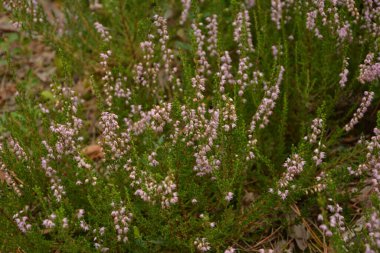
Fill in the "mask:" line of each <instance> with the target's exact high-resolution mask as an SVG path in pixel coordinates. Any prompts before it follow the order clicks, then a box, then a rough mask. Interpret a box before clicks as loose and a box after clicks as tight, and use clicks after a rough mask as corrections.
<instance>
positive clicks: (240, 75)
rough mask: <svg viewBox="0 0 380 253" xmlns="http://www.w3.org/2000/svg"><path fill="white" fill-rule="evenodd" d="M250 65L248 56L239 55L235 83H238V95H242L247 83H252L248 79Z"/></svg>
mask: <svg viewBox="0 0 380 253" xmlns="http://www.w3.org/2000/svg"><path fill="white" fill-rule="evenodd" d="M251 67H252V63H250V62H249V57H248V56H247V57H241V58H240V59H239V68H238V72H237V78H236V84H237V85H239V92H238V95H239V96H240V97H242V96H243V95H244V91H245V90H246V89H247V87H248V85H249V84H251V83H253V80H252V81H249V76H248V73H247V72H248V70H249V69H250V68H251Z"/></svg>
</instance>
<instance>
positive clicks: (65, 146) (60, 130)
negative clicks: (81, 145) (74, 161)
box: [50, 116, 83, 158]
mask: <svg viewBox="0 0 380 253" xmlns="http://www.w3.org/2000/svg"><path fill="white" fill-rule="evenodd" d="M72 120H73V122H68V123H66V124H52V125H51V126H50V131H51V132H52V133H54V134H55V136H57V141H56V143H55V146H54V147H55V151H56V152H57V158H60V157H61V156H62V155H70V154H74V153H75V152H76V151H77V150H76V148H77V141H78V137H77V135H78V133H79V130H80V129H81V128H82V126H83V121H82V120H81V119H79V118H77V117H75V116H73V117H72ZM79 140H81V138H80V137H79Z"/></svg>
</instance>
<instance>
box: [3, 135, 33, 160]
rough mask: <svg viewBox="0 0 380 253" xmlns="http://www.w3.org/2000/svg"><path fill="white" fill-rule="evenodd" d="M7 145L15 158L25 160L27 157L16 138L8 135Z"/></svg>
mask: <svg viewBox="0 0 380 253" xmlns="http://www.w3.org/2000/svg"><path fill="white" fill-rule="evenodd" d="M8 145H9V148H10V149H11V150H12V152H13V153H14V154H15V156H16V157H17V159H19V160H27V159H28V157H27V155H26V153H25V151H24V149H23V148H22V147H21V146H20V144H19V142H18V141H17V140H15V139H13V138H12V137H9V139H8Z"/></svg>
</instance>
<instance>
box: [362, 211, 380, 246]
mask: <svg viewBox="0 0 380 253" xmlns="http://www.w3.org/2000/svg"><path fill="white" fill-rule="evenodd" d="M365 227H366V229H367V230H368V234H369V238H370V243H371V245H373V247H374V248H377V250H380V217H379V211H378V210H374V211H373V212H372V214H371V216H370V219H369V220H368V222H367V224H366V226H365ZM366 247H367V249H368V252H378V251H374V250H371V247H370V245H369V244H367V246H366ZM366 252H367V251H366Z"/></svg>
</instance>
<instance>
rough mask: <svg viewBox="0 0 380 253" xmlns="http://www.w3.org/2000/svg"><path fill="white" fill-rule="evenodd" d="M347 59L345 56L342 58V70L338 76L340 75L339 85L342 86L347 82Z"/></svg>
mask: <svg viewBox="0 0 380 253" xmlns="http://www.w3.org/2000/svg"><path fill="white" fill-rule="evenodd" d="M348 60H349V58H346V59H344V61H343V71H342V72H341V73H340V74H339V77H340V80H339V85H340V87H342V88H344V87H345V86H346V83H347V80H348V79H347V76H348V73H349V71H348V69H347V67H348Z"/></svg>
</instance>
